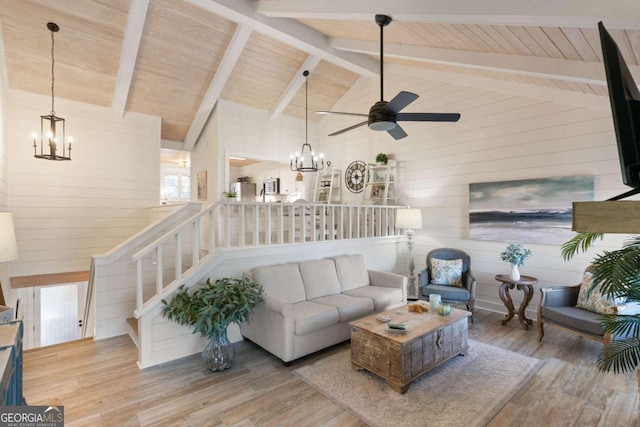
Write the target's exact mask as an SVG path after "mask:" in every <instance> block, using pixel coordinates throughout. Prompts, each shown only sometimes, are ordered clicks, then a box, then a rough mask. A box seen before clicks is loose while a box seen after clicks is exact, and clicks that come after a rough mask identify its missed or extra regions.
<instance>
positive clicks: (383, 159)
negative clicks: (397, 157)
mask: <svg viewBox="0 0 640 427" xmlns="http://www.w3.org/2000/svg"><path fill="white" fill-rule="evenodd" d="M388 161H389V157H388V156H387V155H386V154H384V153H378V155H377V156H376V163H378V164H380V165H386V164H387V162H388Z"/></svg>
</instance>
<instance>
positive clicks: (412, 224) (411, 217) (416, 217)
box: [396, 208, 422, 299]
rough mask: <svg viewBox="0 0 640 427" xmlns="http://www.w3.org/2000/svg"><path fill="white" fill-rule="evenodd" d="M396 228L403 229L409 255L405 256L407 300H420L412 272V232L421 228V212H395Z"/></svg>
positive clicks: (410, 210) (418, 287)
mask: <svg viewBox="0 0 640 427" xmlns="http://www.w3.org/2000/svg"><path fill="white" fill-rule="evenodd" d="M396 228H403V229H404V232H405V233H406V234H407V245H408V246H409V253H408V254H407V268H408V269H409V286H408V289H407V294H408V295H407V298H410V299H420V286H419V285H417V284H416V278H415V276H414V275H413V270H414V269H415V267H416V265H415V263H414V262H413V252H412V251H413V230H414V229H417V230H420V229H421V228H422V210H420V209H411V208H407V209H398V210H397V212H396Z"/></svg>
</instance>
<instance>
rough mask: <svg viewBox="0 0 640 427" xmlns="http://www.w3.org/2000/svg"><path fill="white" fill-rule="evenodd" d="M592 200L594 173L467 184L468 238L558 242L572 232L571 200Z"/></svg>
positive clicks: (568, 237) (543, 242) (545, 242)
mask: <svg viewBox="0 0 640 427" xmlns="http://www.w3.org/2000/svg"><path fill="white" fill-rule="evenodd" d="M591 200H593V176H586V175H585V176H564V177H557V178H540V179H523V180H516V181H500V182H481V183H472V184H469V238H470V239H472V240H494V241H498V242H515V243H534V244H535V243H539V244H549V245H557V244H562V243H564V242H566V241H567V240H569V239H571V238H572V237H573V236H575V232H573V231H572V230H571V223H572V202H577V201H591Z"/></svg>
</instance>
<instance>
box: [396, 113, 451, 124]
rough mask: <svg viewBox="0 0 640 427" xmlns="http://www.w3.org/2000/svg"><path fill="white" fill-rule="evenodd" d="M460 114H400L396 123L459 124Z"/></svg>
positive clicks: (397, 115)
mask: <svg viewBox="0 0 640 427" xmlns="http://www.w3.org/2000/svg"><path fill="white" fill-rule="evenodd" d="M458 120H460V114H458V113H398V114H396V121H398V122H400V121H402V122H457V121H458Z"/></svg>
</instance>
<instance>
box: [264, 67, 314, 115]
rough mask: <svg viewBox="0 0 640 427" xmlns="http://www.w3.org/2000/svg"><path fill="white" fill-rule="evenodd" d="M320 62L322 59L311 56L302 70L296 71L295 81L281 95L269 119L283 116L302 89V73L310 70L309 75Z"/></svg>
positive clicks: (292, 80)
mask: <svg viewBox="0 0 640 427" xmlns="http://www.w3.org/2000/svg"><path fill="white" fill-rule="evenodd" d="M320 61H321V59H320V58H318V57H317V56H313V55H309V56H308V57H307V59H305V61H304V62H303V63H302V65H301V66H300V68H298V71H296V74H295V76H294V77H293V79H291V81H290V82H289V85H288V86H287V88H286V89H285V90H284V91H283V92H282V94H281V95H280V98H279V99H278V101H277V102H276V104H275V106H274V107H273V108H272V109H271V115H270V117H269V118H271V119H275V118H278V117H279V116H280V114H282V112H283V111H284V109H285V108H287V105H289V103H290V102H291V100H292V99H293V97H294V96H295V94H296V93H297V92H298V89H300V86H302V85H303V84H304V81H305V77H304V76H303V75H302V73H303V72H304V71H305V70H308V71H309V73H311V72H313V70H315V68H316V67H317V66H318V64H319V63H320Z"/></svg>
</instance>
